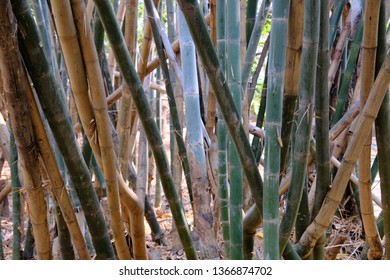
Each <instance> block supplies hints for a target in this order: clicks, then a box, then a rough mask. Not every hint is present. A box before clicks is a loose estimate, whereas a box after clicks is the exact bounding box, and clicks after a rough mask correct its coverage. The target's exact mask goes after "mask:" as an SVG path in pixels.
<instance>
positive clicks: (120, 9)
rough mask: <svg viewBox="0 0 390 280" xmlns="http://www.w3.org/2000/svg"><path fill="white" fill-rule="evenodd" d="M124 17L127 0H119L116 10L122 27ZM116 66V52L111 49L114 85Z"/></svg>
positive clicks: (109, 65)
mask: <svg viewBox="0 0 390 280" xmlns="http://www.w3.org/2000/svg"><path fill="white" fill-rule="evenodd" d="M124 18H125V0H119V5H118V10H117V12H116V19H117V21H118V24H119V26H120V27H122V24H123V20H124ZM115 66H116V62H115V56H114V52H113V51H112V50H110V52H109V53H108V69H109V72H110V78H111V81H112V84H113V85H114V80H115V79H114V75H115Z"/></svg>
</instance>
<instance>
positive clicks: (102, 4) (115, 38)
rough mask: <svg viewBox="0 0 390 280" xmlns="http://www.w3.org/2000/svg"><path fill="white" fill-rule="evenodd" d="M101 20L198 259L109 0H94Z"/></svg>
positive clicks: (187, 244) (188, 247)
mask: <svg viewBox="0 0 390 280" xmlns="http://www.w3.org/2000/svg"><path fill="white" fill-rule="evenodd" d="M94 2H95V6H96V8H97V10H98V13H99V16H100V19H101V20H102V23H103V26H104V28H105V30H106V34H107V35H108V39H109V41H110V43H111V46H112V48H113V50H114V54H115V57H116V60H117V62H118V66H119V68H120V69H121V73H122V75H123V78H124V80H125V81H126V83H127V85H128V86H129V88H130V91H131V94H132V97H133V101H134V103H135V105H136V108H137V112H138V114H139V117H140V120H141V122H142V125H143V127H144V129H145V133H146V136H147V138H148V142H149V144H150V148H151V150H152V152H153V155H154V158H155V160H156V165H157V168H158V171H159V173H160V177H161V181H162V182H163V188H164V193H165V195H166V197H167V200H168V203H169V206H170V207H171V211H172V215H173V218H174V221H175V223H176V226H177V228H178V231H179V235H180V239H181V241H182V243H183V247H184V250H185V252H186V255H187V258H188V259H196V258H197V256H196V252H195V249H194V245H193V242H192V238H191V235H190V231H189V227H188V224H187V223H186V220H185V216H184V212H183V208H182V205H181V203H180V199H179V197H178V195H177V192H176V189H175V186H174V184H173V180H172V176H171V173H170V172H169V165H168V161H167V158H166V155H165V151H164V148H163V144H162V140H161V136H160V134H159V132H158V129H157V126H156V123H155V121H154V119H153V117H152V112H151V109H150V106H149V102H148V100H147V98H146V96H145V93H144V91H143V87H142V84H141V81H140V79H139V77H138V76H137V74H136V71H135V69H134V65H133V63H132V61H131V59H130V56H129V54H128V52H127V51H126V48H125V45H124V43H123V42H124V40H123V35H122V33H121V32H120V29H119V26H118V23H117V22H116V21H115V15H114V13H113V10H112V6H111V4H110V3H109V1H107V0H94Z"/></svg>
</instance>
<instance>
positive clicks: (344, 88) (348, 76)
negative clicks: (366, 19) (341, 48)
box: [332, 19, 364, 125]
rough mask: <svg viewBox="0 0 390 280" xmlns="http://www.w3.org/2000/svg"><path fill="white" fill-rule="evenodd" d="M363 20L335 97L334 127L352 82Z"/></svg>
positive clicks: (342, 111) (342, 110)
mask: <svg viewBox="0 0 390 280" xmlns="http://www.w3.org/2000/svg"><path fill="white" fill-rule="evenodd" d="M363 27H364V25H363V19H360V21H359V24H358V27H357V31H356V33H355V38H354V40H353V42H352V45H351V48H350V55H349V57H348V63H347V68H346V69H345V71H344V73H343V76H342V78H341V83H340V89H339V93H338V95H337V103H336V111H335V112H334V114H333V120H332V125H334V124H335V123H336V122H337V121H338V120H339V119H340V118H341V116H342V115H343V113H344V109H345V107H346V103H347V102H346V99H347V96H348V90H349V87H350V83H351V80H352V76H353V73H354V72H355V68H356V63H357V60H358V57H359V52H360V44H361V42H362V36H363Z"/></svg>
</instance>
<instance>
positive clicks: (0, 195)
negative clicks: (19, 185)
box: [0, 183, 12, 203]
mask: <svg viewBox="0 0 390 280" xmlns="http://www.w3.org/2000/svg"><path fill="white" fill-rule="evenodd" d="M11 191H12V187H11V184H8V183H7V184H6V185H5V187H4V188H3V189H2V190H1V191H0V203H2V202H3V200H4V199H5V198H6V197H7V196H8V195H9V194H10V192H11Z"/></svg>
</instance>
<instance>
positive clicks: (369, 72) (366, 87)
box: [358, 0, 383, 259]
mask: <svg viewBox="0 0 390 280" xmlns="http://www.w3.org/2000/svg"><path fill="white" fill-rule="evenodd" d="M380 2H381V1H377V0H367V1H366V5H365V9H364V18H363V20H364V31H363V40H362V65H364V66H363V67H362V71H361V74H360V75H361V90H360V108H363V107H364V105H365V103H366V100H367V98H368V96H369V95H368V94H369V93H370V90H371V88H372V84H373V83H374V79H375V59H376V48H377V44H378V22H379V10H380ZM370 131H371V130H370ZM365 140H366V141H365V144H364V146H363V150H362V152H361V154H360V156H359V161H358V175H359V193H360V205H361V214H362V220H363V224H364V230H365V233H366V239H367V242H368V243H369V245H370V250H369V251H368V258H369V259H381V258H382V254H383V253H382V251H383V249H382V244H381V240H380V237H379V235H378V229H377V227H376V223H375V216H374V207H373V205H372V195H371V174H370V168H371V143H372V137H367V138H366V139H365Z"/></svg>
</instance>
